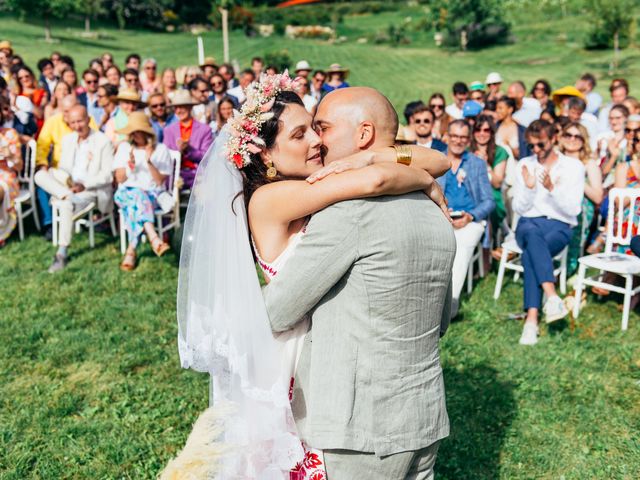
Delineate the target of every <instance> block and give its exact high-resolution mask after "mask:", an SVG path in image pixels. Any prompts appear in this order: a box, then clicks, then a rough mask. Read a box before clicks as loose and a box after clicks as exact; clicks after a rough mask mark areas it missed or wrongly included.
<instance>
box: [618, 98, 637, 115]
mask: <svg viewBox="0 0 640 480" xmlns="http://www.w3.org/2000/svg"><path fill="white" fill-rule="evenodd" d="M622 105H624V106H625V107H627V110H629V115H639V114H640V101H638V99H637V98H636V97H631V96H629V97H627V98H625V99H624V100H623V101H622Z"/></svg>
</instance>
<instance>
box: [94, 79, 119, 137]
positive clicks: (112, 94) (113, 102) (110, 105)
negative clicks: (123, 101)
mask: <svg viewBox="0 0 640 480" xmlns="http://www.w3.org/2000/svg"><path fill="white" fill-rule="evenodd" d="M117 96H118V89H117V88H116V87H114V86H113V85H111V84H110V83H106V84H104V85H100V86H99V87H98V93H97V94H96V97H97V98H98V100H97V101H98V106H99V107H100V108H101V109H102V111H103V113H102V118H101V119H100V122H96V123H98V129H99V130H100V131H101V132H104V131H105V129H106V127H107V122H108V121H109V120H111V119H112V118H113V117H114V116H115V115H116V113H117V111H118V100H117Z"/></svg>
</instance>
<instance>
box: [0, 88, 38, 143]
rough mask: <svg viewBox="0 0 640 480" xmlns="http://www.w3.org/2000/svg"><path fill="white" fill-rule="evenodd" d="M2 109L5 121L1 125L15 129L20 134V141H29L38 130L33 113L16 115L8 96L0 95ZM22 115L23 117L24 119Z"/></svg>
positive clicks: (0, 107) (0, 108)
mask: <svg viewBox="0 0 640 480" xmlns="http://www.w3.org/2000/svg"><path fill="white" fill-rule="evenodd" d="M0 110H1V111H2V118H3V123H2V124H0V126H3V127H5V128H13V129H15V130H16V132H18V134H19V135H20V143H22V144H25V143H27V142H28V141H29V140H31V138H33V136H34V135H35V134H36V132H37V131H38V126H37V125H36V119H35V117H34V116H33V114H28V115H16V113H15V112H14V111H13V109H12V108H11V103H10V102H9V99H8V98H7V97H2V96H0ZM20 117H22V119H21V118H20ZM23 120H26V121H23Z"/></svg>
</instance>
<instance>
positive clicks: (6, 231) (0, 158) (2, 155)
mask: <svg viewBox="0 0 640 480" xmlns="http://www.w3.org/2000/svg"><path fill="white" fill-rule="evenodd" d="M7 103H8V101H7ZM2 112H3V111H2V110H0V247H3V246H4V244H5V241H6V240H7V238H9V235H11V232H13V230H14V228H16V211H15V208H14V205H13V202H14V200H15V198H16V197H17V196H18V194H19V193H20V183H19V182H18V176H17V175H18V173H20V172H21V171H22V153H21V151H20V150H21V149H20V137H19V134H18V132H17V131H16V130H15V129H13V128H7V127H3V125H4V114H3V113H2Z"/></svg>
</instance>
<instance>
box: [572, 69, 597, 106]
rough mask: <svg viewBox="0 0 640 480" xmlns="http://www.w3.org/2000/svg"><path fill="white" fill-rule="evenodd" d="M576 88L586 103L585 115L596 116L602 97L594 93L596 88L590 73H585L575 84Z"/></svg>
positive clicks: (594, 79)
mask: <svg viewBox="0 0 640 480" xmlns="http://www.w3.org/2000/svg"><path fill="white" fill-rule="evenodd" d="M576 88H577V89H578V90H580V91H581V92H582V94H583V95H584V97H585V100H586V102H587V110H586V111H587V113H590V114H592V115H598V110H600V107H601V106H602V97H601V96H600V94H599V93H598V92H594V91H593V89H594V88H596V77H594V76H593V74H591V73H585V74H584V75H582V76H581V77H580V78H579V79H578V81H577V82H576Z"/></svg>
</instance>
